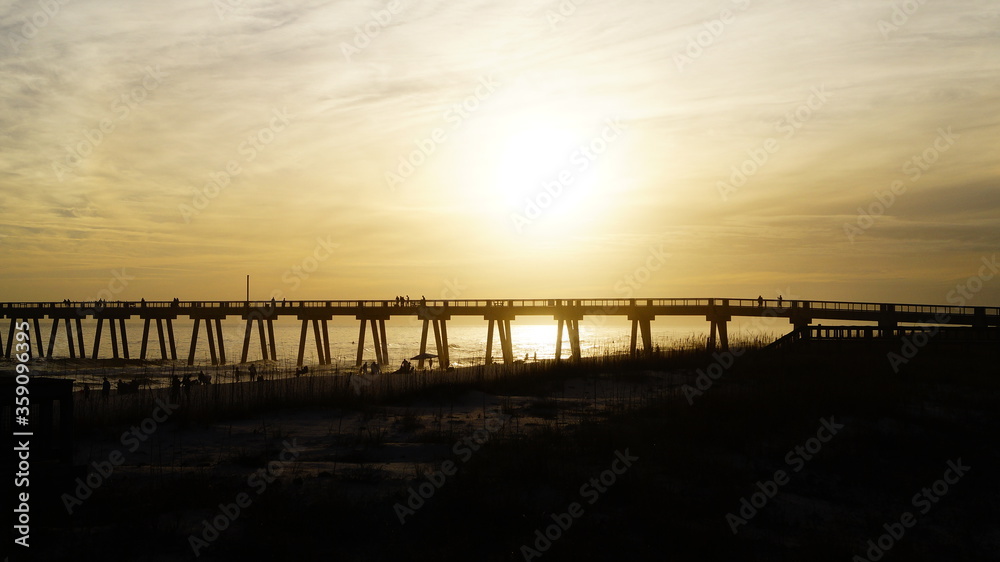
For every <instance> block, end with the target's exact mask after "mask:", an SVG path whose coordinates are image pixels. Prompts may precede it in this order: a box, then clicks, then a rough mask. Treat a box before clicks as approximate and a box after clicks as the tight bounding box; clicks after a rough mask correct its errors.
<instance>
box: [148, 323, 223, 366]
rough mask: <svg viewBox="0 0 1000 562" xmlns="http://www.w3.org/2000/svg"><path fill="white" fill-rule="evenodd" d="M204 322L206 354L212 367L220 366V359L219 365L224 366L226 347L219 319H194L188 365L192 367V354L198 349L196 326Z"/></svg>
mask: <svg viewBox="0 0 1000 562" xmlns="http://www.w3.org/2000/svg"><path fill="white" fill-rule="evenodd" d="M202 320H204V321H205V332H206V333H207V334H208V353H209V355H211V357H212V365H218V364H220V362H219V359H220V358H221V360H222V362H221V364H223V365H225V364H226V346H225V344H224V343H223V341H222V319H221V318H214V319H213V318H195V319H194V327H193V328H192V329H191V349H190V351H188V361H187V363H188V365H194V354H195V351H196V350H197V348H198V326H199V325H200V324H201V321H202ZM212 320H215V326H213V325H212ZM216 336H218V340H219V346H218V349H216V346H215V340H216ZM143 342H144V344H143V345H145V337H143Z"/></svg>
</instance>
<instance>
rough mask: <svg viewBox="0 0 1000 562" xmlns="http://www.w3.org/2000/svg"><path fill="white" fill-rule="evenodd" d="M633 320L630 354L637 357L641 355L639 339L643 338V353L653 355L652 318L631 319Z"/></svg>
mask: <svg viewBox="0 0 1000 562" xmlns="http://www.w3.org/2000/svg"><path fill="white" fill-rule="evenodd" d="M630 320H632V337H631V338H630V339H629V346H628V353H629V355H630V356H632V357H635V356H637V355H638V354H639V348H638V344H639V341H638V340H639V337H640V335H641V337H642V353H643V355H647V356H648V355H650V354H652V353H653V331H652V327H651V326H650V322H652V320H653V319H652V318H648V317H643V318H630Z"/></svg>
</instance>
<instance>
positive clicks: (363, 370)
mask: <svg viewBox="0 0 1000 562" xmlns="http://www.w3.org/2000/svg"><path fill="white" fill-rule="evenodd" d="M361 374H362V375H367V374H368V362H367V361H365V364H364V365H362V366H361Z"/></svg>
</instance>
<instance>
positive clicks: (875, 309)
mask: <svg viewBox="0 0 1000 562" xmlns="http://www.w3.org/2000/svg"><path fill="white" fill-rule="evenodd" d="M232 316H238V317H239V318H240V319H242V320H243V321H244V322H245V327H246V329H245V332H244V339H243V346H242V353H241V355H240V361H239V362H240V363H245V362H246V361H247V356H248V353H249V350H250V345H251V344H252V343H253V339H254V338H253V335H254V328H255V327H256V332H257V339H258V341H259V345H260V351H261V356H262V357H263V358H264V359H271V360H277V359H278V349H277V346H276V345H275V339H274V321H275V320H276V319H278V318H280V317H294V318H295V319H296V320H298V321H300V322H301V331H300V335H299V341H298V350H297V351H298V353H297V364H298V365H299V366H301V365H302V363H303V359H304V354H305V349H306V346H307V345H308V344H309V342H308V340H309V339H310V337H311V338H312V341H313V344H314V345H315V346H316V351H317V356H318V357H319V361H320V363H321V364H324V365H328V364H330V363H331V354H330V336H329V322H330V321H332V320H333V319H334V318H336V317H348V318H354V319H355V320H356V321H358V322H359V328H358V342H357V343H358V353H357V360H356V362H357V364H358V365H360V364H361V362H362V360H363V353H364V346H365V340H366V338H367V337H368V333H367V332H368V331H369V329H370V332H371V341H372V342H373V344H374V345H373V347H374V349H375V356H376V361H377V362H378V363H379V364H382V365H387V364H389V363H390V359H389V353H388V343H387V340H386V322H387V321H390V320H392V319H394V318H400V317H410V318H416V319H417V320H419V321H421V322H422V330H421V337H420V354H421V355H427V351H428V349H427V347H428V342H429V337H430V334H431V332H433V337H434V342H433V343H434V346H435V349H434V351H436V352H437V353H436V355H437V356H438V362H439V365H440V366H441V367H448V366H449V363H450V359H449V355H448V321H449V320H451V319H452V318H455V317H481V318H482V319H483V320H485V321H486V330H487V339H486V361H487V363H489V362H491V361H492V351H493V346H494V334H496V336H497V340H498V341H497V344H498V345H499V347H500V352H501V356H502V357H503V361H504V362H505V363H511V362H513V361H514V357H513V346H512V340H511V322H513V321H515V320H516V319H517V318H518V317H548V318H552V319H553V320H554V321H555V322H556V358H557V359H559V358H561V356H562V344H563V339H564V332H565V338H566V339H568V343H569V350H570V358H571V359H580V355H581V351H580V350H581V345H580V321H581V320H583V319H584V318H587V317H620V318H624V319H627V320H628V321H630V322H631V328H632V331H631V338H630V342H629V352H630V353H631V354H633V355H637V354H639V353H640V352H642V353H650V352H651V351H652V337H651V323H652V322H653V321H654V320H655V319H656V318H658V317H664V316H689V317H700V318H704V319H705V320H706V321H707V322H709V337H708V340H707V347H708V348H709V349H711V350H714V349H721V350H727V349H728V348H729V335H728V334H729V331H728V325H729V322H730V321H731V320H732V319H733V318H734V317H771V318H786V319H787V320H788V323H789V325H790V326H791V332H790V335H789V336H786V337H787V338H789V340H797V339H801V338H809V337H816V338H819V337H825V334H828V333H829V332H821V331H819V330H818V328H816V327H815V326H813V322H816V321H822V320H836V321H850V322H864V323H871V325H870V326H869V327H867V328H865V327H861V328H858V331H857V332H856V333H855V332H838V333H844V334H848V335H851V334H854V335H851V337H873V335H886V334H894V333H897V331H898V330H899V329H900V327H901V326H902V325H921V326H966V327H971V328H990V327H997V326H1000V307H969V306H946V305H921V304H894V303H866V302H840V301H809V300H790V301H789V300H785V301H781V300H774V299H766V300H758V299H729V298H694V299H674V298H663V299H498V300H420V301H411V302H404V303H400V302H397V301H392V300H327V301H323V300H319V301H317V300H309V301H287V302H285V301H281V302H276V301H274V300H271V301H180V300H174V301H138V302H136V301H114V302H104V301H99V302H71V301H64V302H6V303H0V319H9V320H10V322H9V327H8V328H7V331H6V334H4V333H3V327H2V324H0V354H2V355H3V356H4V357H6V358H8V359H9V358H10V357H11V354H12V352H13V351H14V347H15V346H14V333H15V324H16V323H18V322H29V323H30V325H31V327H33V328H34V333H35V334H37V336H36V337H35V338H32V339H31V344H30V345H31V351H32V354H33V355H34V356H43V355H44V356H45V357H48V358H51V357H52V353H53V349H54V346H55V344H56V341H57V338H59V337H63V338H65V339H66V341H67V343H68V349H69V354H70V358H71V359H76V358H77V356H79V357H80V358H82V359H84V358H88V356H87V348H86V347H85V339H86V338H85V337H84V329H83V325H82V320H84V319H96V321H97V325H96V329H95V333H94V334H93V345H92V348H91V350H90V356H89V358H90V359H100V358H101V355H100V353H101V349H100V345H101V333H102V330H103V327H104V324H105V322H107V324H108V329H109V330H110V333H111V356H112V358H115V359H118V358H124V359H130V358H131V357H130V352H129V347H128V342H127V338H126V335H127V331H126V330H127V327H128V325H129V324H130V323H131V322H134V321H136V320H139V321H142V340H141V347H140V350H139V359H143V360H145V359H147V357H148V356H149V355H150V346H149V339H150V337H151V335H152V334H151V333H150V332H151V331H152V330H151V328H152V327H153V326H154V325H155V332H156V333H155V338H156V339H155V342H154V343H155V344H156V345H157V347H158V348H159V358H160V359H163V360H167V359H170V360H176V359H177V343H176V338H175V321H177V320H178V319H179V318H180V319H185V318H186V319H188V320H193V324H192V325H191V338H190V347H189V350H188V358H187V363H188V364H189V365H193V364H194V359H195V352H196V350H197V346H198V344H199V334H200V331H201V327H202V325H204V333H205V339H206V340H207V342H206V343H207V345H208V350H209V354H210V356H211V361H212V364H213V365H225V364H227V361H228V356H227V354H226V349H225V344H224V343H223V338H222V320H224V319H226V318H229V317H232ZM42 320H48V321H51V328H50V330H49V335H48V342H47V345H43V341H42V334H43V332H42V326H41V322H42ZM60 326H62V330H60ZM60 332H61V333H60ZM845 337H846V336H845ZM640 342H641V346H640ZM423 363H424V361H423V360H422V359H421V360H420V363H419V367H420V368H422V367H423Z"/></svg>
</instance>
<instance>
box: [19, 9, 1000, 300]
mask: <svg viewBox="0 0 1000 562" xmlns="http://www.w3.org/2000/svg"><path fill="white" fill-rule="evenodd" d="M998 139H1000V4H998V3H996V2H995V1H994V0H949V1H948V2H935V1H924V2H918V1H917V0H909V1H907V2H898V1H897V2H887V1H880V0H864V1H862V0H856V1H852V0H844V1H840V2H817V1H807V2H806V1H804V2H782V1H778V0H723V1H718V2H678V1H666V0H656V1H653V0H646V1H643V0H633V1H620V0H615V1H612V0H557V1H554V2H552V1H547V0H504V1H499V0H480V1H459V2H455V1H452V2H444V1H435V0H425V1H419V2H418V1H416V0H393V1H392V2H384V1H360V0H359V1H345V0H334V1H318V0H316V1H295V0H287V1H275V2H272V1H268V0H214V1H213V0H177V1H173V2H151V1H141V0H136V1H133V2H127V3H121V2H111V1H109V0H91V1H87V2H82V1H81V2H75V1H70V0H62V1H60V0H42V1H35V2H13V3H11V2H9V1H7V2H2V3H0V195H2V197H0V261H2V265H0V295H2V297H0V300H4V301H31V300H62V299H64V298H71V299H74V300H91V299H95V298H101V297H104V298H109V299H136V300H137V299H139V298H146V299H147V300H158V299H171V298H174V297H178V298H181V299H184V300H189V299H190V300H196V299H220V300H221V299H242V298H244V296H245V291H246V276H247V275H250V278H251V282H250V285H251V288H250V291H251V298H254V299H268V298H270V297H272V296H275V297H277V298H278V299H279V300H280V299H281V298H287V299H288V300H297V299H324V300H325V299H355V298H389V299H391V298H393V297H394V296H395V295H410V296H411V297H412V298H417V297H418V296H420V295H424V296H426V297H427V298H429V299H438V298H449V299H457V298H553V297H561V298H571V297H572V298H587V297H601V298H612V297H646V296H648V297H734V298H735V297H750V298H753V297H756V296H757V295H758V294H762V295H764V296H765V297H767V298H774V297H776V296H777V295H778V294H782V295H784V297H785V298H786V299H788V298H801V299H811V300H852V301H876V302H881V301H886V302H917V303H940V304H945V303H948V304H959V302H958V301H959V300H961V301H962V302H961V304H970V305H990V306H997V305H1000V276H997V278H996V279H995V280H994V279H993V276H994V273H993V271H994V268H995V267H1000V266H997V265H996V261H995V260H996V259H997V257H998V256H997V252H998V251H1000V182H998V178H1000V158H998V147H1000V142H998ZM990 266H993V267H990ZM956 288H964V289H965V290H964V292H962V291H959V292H957V293H956ZM109 295H110V296H109Z"/></svg>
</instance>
